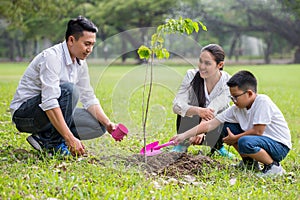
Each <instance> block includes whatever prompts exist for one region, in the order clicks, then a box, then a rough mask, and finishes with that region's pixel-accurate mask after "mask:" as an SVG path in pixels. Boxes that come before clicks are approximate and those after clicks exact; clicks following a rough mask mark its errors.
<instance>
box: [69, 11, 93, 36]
mask: <svg viewBox="0 0 300 200" xmlns="http://www.w3.org/2000/svg"><path fill="white" fill-rule="evenodd" d="M83 31H89V32H93V33H97V32H98V28H97V27H96V26H95V24H93V22H91V21H90V20H88V19H87V18H85V17H82V16H78V17H77V18H75V19H71V20H70V21H69V22H68V25H67V31H66V36H65V39H66V41H68V38H69V36H71V35H73V36H74V37H75V39H76V40H78V39H79V37H81V36H82V35H83V33H82V32H83Z"/></svg>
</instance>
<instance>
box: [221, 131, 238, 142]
mask: <svg viewBox="0 0 300 200" xmlns="http://www.w3.org/2000/svg"><path fill="white" fill-rule="evenodd" d="M227 132H228V136H226V137H225V138H223V142H225V143H226V144H228V145H233V144H236V143H237V140H238V137H237V136H236V135H234V134H233V133H232V132H231V131H230V129H229V128H228V127H227Z"/></svg>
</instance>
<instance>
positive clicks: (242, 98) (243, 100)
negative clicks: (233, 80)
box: [229, 86, 254, 109]
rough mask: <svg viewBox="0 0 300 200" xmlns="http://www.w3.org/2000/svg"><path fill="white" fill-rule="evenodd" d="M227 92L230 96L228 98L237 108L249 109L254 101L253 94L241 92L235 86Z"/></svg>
mask: <svg viewBox="0 0 300 200" xmlns="http://www.w3.org/2000/svg"><path fill="white" fill-rule="evenodd" d="M229 90H230V94H231V96H230V98H231V100H232V101H233V103H234V104H235V105H236V106H237V107H238V108H247V109H249V108H250V107H251V105H252V103H253V101H254V99H252V97H253V94H254V93H253V92H252V91H251V90H247V91H243V90H241V89H239V88H238V87H237V86H236V87H230V88H229Z"/></svg>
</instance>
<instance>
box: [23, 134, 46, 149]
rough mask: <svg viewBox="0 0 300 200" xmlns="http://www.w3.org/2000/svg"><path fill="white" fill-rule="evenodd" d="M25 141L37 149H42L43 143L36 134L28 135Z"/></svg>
mask: <svg viewBox="0 0 300 200" xmlns="http://www.w3.org/2000/svg"><path fill="white" fill-rule="evenodd" d="M26 140H27V142H28V143H29V144H30V145H31V146H32V147H33V148H34V149H35V150H37V151H42V150H43V148H42V146H43V144H42V143H41V142H40V140H39V136H38V135H30V136H28V137H27V138H26Z"/></svg>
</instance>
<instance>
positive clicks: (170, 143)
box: [153, 141, 175, 150]
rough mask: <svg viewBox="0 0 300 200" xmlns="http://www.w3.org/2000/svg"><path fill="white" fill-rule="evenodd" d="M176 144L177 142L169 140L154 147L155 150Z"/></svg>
mask: <svg viewBox="0 0 300 200" xmlns="http://www.w3.org/2000/svg"><path fill="white" fill-rule="evenodd" d="M174 144H175V143H174V141H169V142H167V143H165V144H162V145H158V146H155V147H153V150H159V149H161V148H163V147H167V146H170V145H174Z"/></svg>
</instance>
